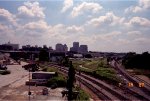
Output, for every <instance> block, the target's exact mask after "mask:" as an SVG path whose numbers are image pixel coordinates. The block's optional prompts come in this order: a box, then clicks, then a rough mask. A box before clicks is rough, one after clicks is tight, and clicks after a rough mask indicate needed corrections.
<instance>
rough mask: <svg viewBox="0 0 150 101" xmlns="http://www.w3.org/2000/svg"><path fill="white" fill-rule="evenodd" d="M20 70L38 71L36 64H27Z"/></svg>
mask: <svg viewBox="0 0 150 101" xmlns="http://www.w3.org/2000/svg"><path fill="white" fill-rule="evenodd" d="M22 68H24V69H25V70H31V71H32V72H35V71H38V70H39V67H38V65H37V64H27V65H24V66H22Z"/></svg>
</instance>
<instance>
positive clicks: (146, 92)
mask: <svg viewBox="0 0 150 101" xmlns="http://www.w3.org/2000/svg"><path fill="white" fill-rule="evenodd" d="M113 67H114V68H115V69H116V70H117V71H119V73H120V74H122V75H123V76H124V77H125V78H126V79H127V80H129V81H130V82H132V83H134V85H136V87H135V89H136V90H135V89H132V88H130V89H129V88H128V87H127V88H128V89H129V90H130V91H131V92H132V93H133V92H134V93H136V95H138V96H139V98H142V99H145V100H148V101H149V100H150V90H149V89H148V88H147V87H142V88H141V89H139V88H138V86H139V85H138V83H139V81H137V80H136V79H134V78H132V77H131V76H130V75H129V74H127V73H125V72H124V71H123V70H121V69H120V68H119V66H118V65H117V63H116V62H115V63H114V66H113ZM138 91H140V92H141V91H142V92H143V93H138Z"/></svg>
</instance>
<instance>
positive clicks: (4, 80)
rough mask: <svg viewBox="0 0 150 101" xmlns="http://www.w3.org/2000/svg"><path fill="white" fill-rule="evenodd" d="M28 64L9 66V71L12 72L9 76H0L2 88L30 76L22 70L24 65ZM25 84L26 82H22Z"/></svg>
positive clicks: (0, 86)
mask: <svg viewBox="0 0 150 101" xmlns="http://www.w3.org/2000/svg"><path fill="white" fill-rule="evenodd" d="M25 64H27V63H25V62H21V65H7V67H8V70H10V71H11V73H10V74H8V75H0V88H2V87H4V86H7V85H9V84H12V83H14V82H16V81H18V80H21V79H22V78H24V77H25V76H27V75H28V71H26V70H24V69H23V68H22V65H25ZM22 83H25V82H22Z"/></svg>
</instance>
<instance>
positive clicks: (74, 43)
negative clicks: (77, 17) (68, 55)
mask: <svg viewBox="0 0 150 101" xmlns="http://www.w3.org/2000/svg"><path fill="white" fill-rule="evenodd" d="M78 50H79V42H73V47H71V48H70V51H73V52H78Z"/></svg>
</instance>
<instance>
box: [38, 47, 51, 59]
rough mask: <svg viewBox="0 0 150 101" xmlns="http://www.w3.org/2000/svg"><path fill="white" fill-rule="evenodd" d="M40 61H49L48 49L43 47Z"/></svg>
mask: <svg viewBox="0 0 150 101" xmlns="http://www.w3.org/2000/svg"><path fill="white" fill-rule="evenodd" d="M39 61H49V53H48V51H47V50H46V49H41V51H40V53H39Z"/></svg>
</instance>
